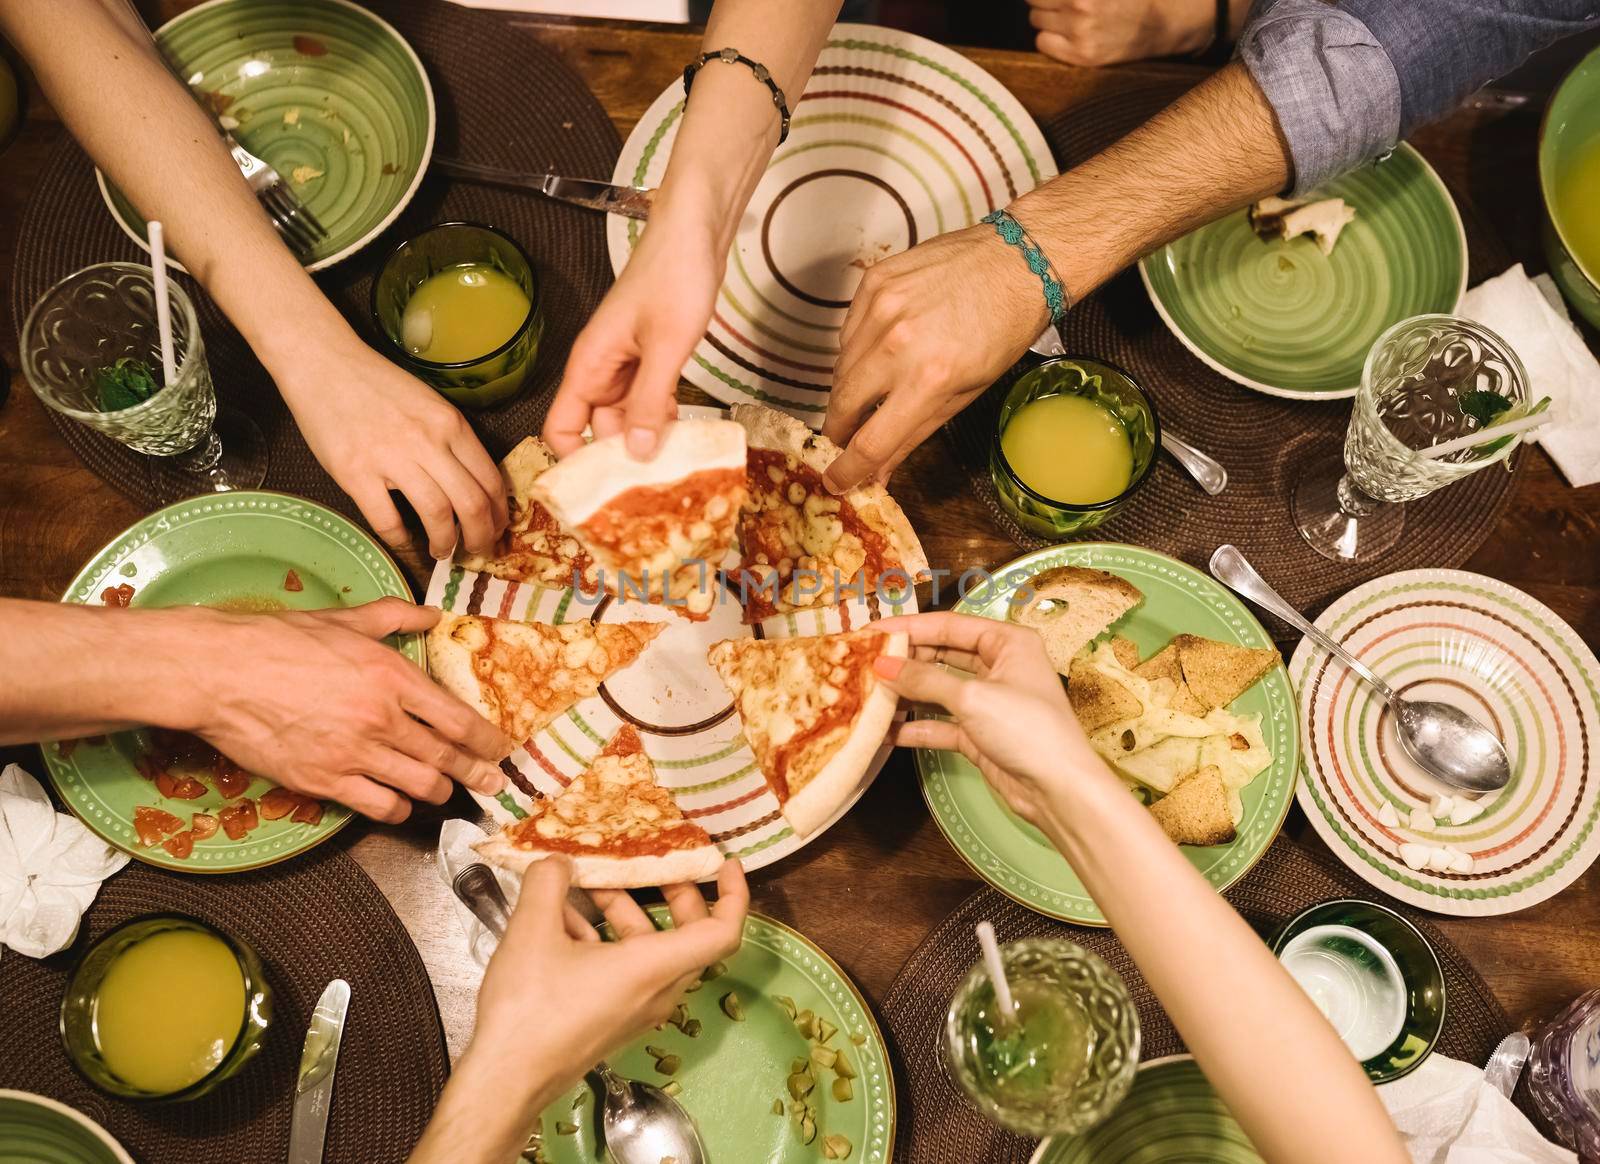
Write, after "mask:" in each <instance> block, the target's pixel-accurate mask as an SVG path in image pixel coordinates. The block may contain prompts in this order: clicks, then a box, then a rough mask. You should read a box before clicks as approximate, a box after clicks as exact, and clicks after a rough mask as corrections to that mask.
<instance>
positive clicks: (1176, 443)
mask: <svg viewBox="0 0 1600 1164" xmlns="http://www.w3.org/2000/svg"><path fill="white" fill-rule="evenodd" d="M1028 350H1029V351H1031V352H1033V353H1035V354H1037V355H1041V356H1064V355H1066V354H1067V347H1066V345H1065V344H1063V343H1062V342H1061V333H1060V332H1059V331H1057V330H1056V325H1055V324H1053V323H1052V324H1051V325H1050V326H1049V327H1047V328H1045V329H1044V334H1042V335H1041V336H1040V337H1039V338H1038V339H1036V340H1034V341H1033V345H1032V346H1031V347H1030V348H1029V349H1028ZM1161 447H1162V448H1164V449H1166V450H1167V452H1168V453H1170V454H1172V459H1173V460H1175V461H1177V462H1178V464H1180V465H1182V466H1183V467H1184V468H1185V469H1187V470H1188V471H1189V476H1191V477H1193V478H1194V479H1195V483H1196V484H1198V485H1199V486H1200V488H1202V489H1204V490H1205V491H1206V492H1207V493H1209V494H1211V496H1213V497H1215V496H1216V495H1217V494H1219V493H1221V492H1222V491H1223V490H1224V489H1226V488H1227V487H1228V470H1226V469H1224V468H1223V467H1222V465H1221V464H1220V463H1219V462H1218V461H1217V460H1216V459H1215V458H1214V457H1212V456H1211V455H1210V454H1208V453H1202V452H1201V451H1200V450H1199V449H1197V448H1195V447H1194V446H1193V445H1191V444H1190V443H1189V442H1188V441H1186V440H1184V439H1183V438H1182V437H1180V436H1178V435H1177V434H1175V433H1172V432H1169V431H1167V429H1166V427H1165V426H1163V427H1162V429H1161Z"/></svg>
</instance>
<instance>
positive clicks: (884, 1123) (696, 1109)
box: [539, 906, 895, 1164]
mask: <svg viewBox="0 0 1600 1164" xmlns="http://www.w3.org/2000/svg"><path fill="white" fill-rule="evenodd" d="M651 913H652V914H653V916H654V917H655V920H656V924H657V925H662V924H667V922H666V916H667V915H666V910H665V908H664V907H662V906H656V907H654V908H653V909H652V910H651ZM727 968H728V969H727V973H726V974H723V975H721V976H720V977H717V978H713V979H711V980H710V981H707V982H705V983H703V984H702V985H701V987H700V988H699V989H698V990H696V991H694V992H693V993H692V994H689V995H686V996H685V999H684V1002H685V1005H687V1007H688V1009H689V1014H690V1016H691V1017H692V1018H694V1019H697V1020H699V1021H700V1023H701V1030H700V1033H699V1035H698V1036H697V1037H696V1038H693V1039H691V1038H689V1037H687V1036H686V1035H684V1034H683V1033H681V1032H680V1031H679V1030H678V1029H677V1028H676V1027H672V1026H668V1027H666V1028H665V1029H663V1030H660V1031H651V1032H649V1034H647V1035H646V1036H644V1037H643V1038H641V1039H639V1040H638V1041H637V1042H636V1043H634V1044H633V1045H632V1046H631V1047H629V1048H627V1049H626V1050H624V1051H623V1052H621V1053H620V1054H618V1055H614V1056H612V1057H611V1058H610V1060H609V1062H610V1063H611V1065H612V1066H613V1067H615V1068H616V1069H617V1070H618V1071H619V1072H621V1073H622V1074H623V1075H625V1076H628V1077H629V1078H633V1079H644V1080H648V1081H650V1082H653V1083H656V1084H664V1083H666V1082H667V1078H668V1077H667V1076H665V1075H662V1074H661V1073H660V1072H658V1071H657V1070H656V1068H655V1059H654V1057H653V1056H652V1055H651V1054H650V1053H649V1052H647V1051H646V1050H645V1047H646V1045H649V1046H652V1047H655V1048H656V1049H657V1050H662V1051H667V1052H669V1053H671V1054H673V1055H677V1056H678V1057H679V1059H680V1060H681V1066H680V1067H679V1068H678V1071H677V1073H676V1074H675V1075H673V1076H672V1078H674V1079H676V1080H677V1081H678V1082H679V1084H681V1085H682V1088H683V1091H682V1094H681V1095H680V1096H679V1097H678V1098H679V1099H680V1100H681V1101H682V1102H683V1104H684V1106H685V1107H687V1108H688V1109H689V1111H690V1113H691V1114H692V1115H693V1116H694V1118H695V1122H696V1123H697V1124H699V1126H700V1134H701V1136H702V1137H703V1138H704V1140H705V1145H706V1155H707V1156H708V1157H709V1158H710V1159H712V1160H737V1161H738V1162H739V1164H817V1162H818V1161H820V1160H821V1159H822V1150H821V1149H822V1137H823V1136H824V1135H842V1136H845V1137H846V1138H848V1139H849V1141H850V1146H851V1147H850V1156H849V1159H850V1160H851V1162H852V1164H857V1162H859V1164H888V1160H889V1158H890V1156H891V1154H892V1153H893V1151H894V1122H895V1096H894V1076H893V1074H892V1073H891V1072H890V1070H889V1056H888V1050H887V1048H886V1047H885V1045H884V1041H883V1035H882V1033H881V1032H879V1030H878V1024H877V1021H876V1020H875V1019H874V1018H873V1017H872V1011H871V1010H870V1009H868V1007H867V1004H866V1001H865V1000H864V999H863V998H862V997H861V994H860V992H859V991H857V990H856V988H855V985H854V984H853V983H852V982H851V981H850V979H849V978H847V977H846V976H845V973H844V971H843V970H841V969H839V967H838V966H837V965H836V964H835V963H834V961H833V959H831V958H829V957H828V955H826V954H824V953H823V952H822V951H821V950H820V949H818V948H817V947H816V946H815V945H813V944H812V943H811V942H810V941H809V940H808V939H807V938H805V937H804V936H803V935H801V934H799V933H797V932H796V931H794V930H792V929H790V928H789V927H788V926H786V925H783V924H782V923H781V922H776V921H773V920H772V919H771V918H768V917H763V916H761V915H760V914H754V913H753V914H751V915H750V919H749V921H748V922H746V923H745V930H744V945H743V946H741V947H740V949H739V952H738V953H737V954H735V955H734V956H733V957H732V958H731V959H729V960H728V963H727ZM729 991H733V992H735V993H736V994H737V995H738V997H739V1000H740V1002H741V1004H742V1005H743V1007H744V1014H745V1018H744V1021H743V1022H734V1021H733V1020H732V1019H730V1018H728V1017H727V1015H725V1014H724V1013H723V1011H722V1007H721V1000H722V997H723V995H725V994H727V993H728V992H729ZM775 996H786V997H788V998H791V999H793V1000H794V1002H795V1005H796V1006H798V1007H799V1008H800V1009H801V1010H811V1011H813V1012H814V1013H815V1014H817V1015H818V1016H820V1017H822V1018H826V1019H827V1020H828V1021H829V1022H831V1023H833V1024H834V1025H835V1026H837V1027H838V1028H839V1033H838V1034H836V1035H835V1036H834V1037H833V1039H832V1041H831V1042H830V1043H829V1045H830V1046H832V1047H838V1048H842V1049H843V1050H844V1052H845V1054H846V1055H847V1056H849V1059H850V1064H851V1066H852V1067H853V1068H854V1069H855V1071H856V1073H857V1078H855V1079H854V1080H852V1086H853V1088H854V1092H855V1094H854V1096H853V1097H852V1098H851V1099H849V1100H848V1101H845V1102H842V1103H841V1102H839V1101H838V1100H836V1099H834V1097H833V1096H832V1094H830V1093H829V1088H831V1086H832V1083H833V1078H834V1075H833V1072H832V1071H829V1070H824V1069H821V1068H818V1069H817V1079H818V1086H817V1089H816V1092H815V1093H814V1102H815V1103H816V1105H817V1109H818V1115H817V1124H818V1129H819V1130H818V1133H817V1139H816V1141H815V1142H814V1143H813V1144H812V1145H811V1146H809V1147H807V1146H806V1145H804V1144H802V1143H801V1142H800V1137H799V1133H798V1132H797V1131H796V1129H795V1124H794V1121H793V1120H792V1119H790V1117H789V1115H788V1113H787V1112H785V1113H784V1114H782V1115H776V1114H774V1113H773V1110H772V1105H773V1101H774V1100H778V1099H782V1100H783V1101H784V1103H785V1104H787V1103H788V1101H789V1092H788V1089H787V1083H788V1078H789V1070H790V1067H791V1066H792V1064H793V1061H794V1060H795V1059H797V1058H803V1057H804V1056H805V1055H806V1054H807V1053H808V1049H807V1048H808V1045H807V1043H806V1040H805V1039H804V1038H802V1037H801V1036H800V1034H799V1032H797V1031H796V1030H795V1026H794V1022H793V1020H791V1019H790V1018H789V1016H788V1014H787V1013H786V1012H785V1011H784V1010H783V1009H782V1008H781V1007H780V1006H779V1004H778V1003H777V1002H775V1001H773V1000H774V997H775ZM857 1040H859V1043H858V1041H857ZM597 1120H598V1104H597V1100H596V1096H595V1092H594V1091H592V1090H591V1089H590V1087H589V1085H588V1084H587V1083H584V1084H579V1085H578V1087H576V1088H575V1089H574V1090H572V1091H571V1092H568V1093H567V1094H566V1095H565V1096H563V1097H562V1098H560V1099H558V1100H557V1101H556V1102H555V1103H553V1104H551V1105H550V1107H549V1108H548V1109H546V1111H545V1113H544V1115H543V1117H542V1118H541V1120H540V1124H539V1127H540V1132H541V1135H542V1137H543V1146H544V1155H545V1159H546V1160H548V1161H549V1164H603V1162H604V1161H606V1160H608V1159H609V1157H607V1156H604V1155H602V1154H601V1150H600V1147H599V1145H598V1144H597V1142H596V1137H595V1125H596V1123H597ZM558 1123H559V1124H561V1125H563V1128H564V1129H565V1130H564V1131H562V1130H557V1124H558ZM572 1129H576V1130H572Z"/></svg>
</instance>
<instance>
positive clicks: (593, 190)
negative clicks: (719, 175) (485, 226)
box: [433, 154, 655, 219]
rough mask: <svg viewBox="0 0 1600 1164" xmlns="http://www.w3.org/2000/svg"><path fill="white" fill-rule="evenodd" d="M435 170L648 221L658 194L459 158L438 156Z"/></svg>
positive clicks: (447, 174) (434, 162)
mask: <svg viewBox="0 0 1600 1164" xmlns="http://www.w3.org/2000/svg"><path fill="white" fill-rule="evenodd" d="M433 167H434V169H436V170H438V171H439V172H440V173H441V174H444V175H445V176H446V177H450V178H460V179H461V180H463V181H466V182H483V183H486V184H487V185H490V186H510V187H512V188H513V189H517V190H532V191H534V192H535V193H537V194H543V195H544V196H545V197H546V198H553V199H555V200H556V201H557V202H568V203H571V204H572V205H573V206H582V207H584V208H585V209H587V210H599V211H603V212H604V213H607V214H620V215H622V217H624V218H638V219H646V218H649V217H650V200H651V199H652V198H653V197H654V196H655V191H654V190H652V189H650V188H649V187H648V186H613V185H612V184H611V183H610V182H596V181H594V180H593V179H590V178H563V177H562V176H561V175H560V174H519V173H517V172H516V171H515V170H502V169H499V168H497V167H495V166H480V165H479V164H478V163H476V162H463V161H461V160H460V159H459V158H446V157H441V156H439V155H438V154H435V155H434V156H433Z"/></svg>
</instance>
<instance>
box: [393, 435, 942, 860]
mask: <svg viewBox="0 0 1600 1164" xmlns="http://www.w3.org/2000/svg"><path fill="white" fill-rule="evenodd" d="M678 411H679V414H680V415H681V416H685V417H689V416H702V417H705V416H712V417H715V416H722V415H724V414H723V412H722V411H721V410H720V409H716V408H706V407H701V406H696V405H684V406H682V407H681V408H680V409H679V410H678ZM728 565H729V567H730V569H731V568H732V567H733V566H734V565H737V562H735V561H730V562H729V563H728ZM724 597H725V598H726V601H723V602H719V603H718V604H717V605H716V607H714V608H713V610H712V612H711V617H710V618H709V619H707V620H706V621H704V622H690V621H689V620H688V619H686V618H683V617H681V616H679V615H677V614H674V613H672V611H670V610H668V609H667V608H665V607H662V606H651V605H648V604H645V603H638V602H627V603H620V602H612V601H610V600H609V599H606V598H600V599H599V600H596V599H593V598H585V597H583V596H582V595H580V594H579V593H577V592H576V591H573V590H555V589H550V588H548V587H544V586H539V585H536V584H527V583H518V582H505V581H502V580H501V579H499V578H491V577H490V576H489V575H487V574H479V573H476V572H474V571H472V570H463V569H462V568H461V567H460V566H457V565H456V564H454V563H453V562H449V561H445V562H440V563H439V564H438V565H437V566H436V567H435V568H434V571H433V577H432V579H431V580H430V581H429V583H428V594H427V597H426V598H425V599H424V603H425V604H426V605H428V606H436V607H438V608H440V609H441V610H447V611H452V612H454V613H457V614H482V615H487V616H490V617H492V618H513V619H521V620H523V621H526V622H545V623H552V624H556V625H559V624H561V623H567V622H575V621H577V620H579V619H593V620H594V621H596V622H624V621H633V620H639V621H650V622H659V623H661V624H663V626H664V627H665V628H666V629H664V630H663V631H662V632H661V634H660V635H658V636H657V637H656V639H655V641H654V642H652V643H651V644H650V645H649V646H648V647H647V648H645V652H644V654H643V655H641V656H640V657H639V658H638V659H637V660H636V661H634V662H633V663H632V664H631V665H630V666H628V667H625V668H624V669H623V670H621V671H619V672H617V674H615V675H613V676H612V677H611V678H610V679H609V680H607V681H606V682H605V683H604V684H602V685H601V687H600V691H599V693H598V694H597V695H595V696H593V697H592V698H589V699H585V700H583V701H582V702H580V703H579V704H578V705H577V706H576V707H574V708H573V709H572V710H571V711H569V712H568V713H567V714H566V715H564V716H562V717H561V718H559V719H557V720H556V722H555V723H553V724H551V725H550V726H549V727H547V728H545V729H544V730H543V731H541V732H540V733H539V734H538V735H536V736H534V737H533V739H531V740H529V741H528V742H527V743H526V744H525V745H523V746H522V747H519V748H518V749H517V750H516V751H514V752H513V753H511V756H510V757H509V758H508V759H507V760H505V761H503V762H502V764H501V767H502V768H503V769H505V772H506V775H507V776H508V777H509V778H510V781H511V782H510V783H508V784H507V785H506V789H505V791H503V792H501V793H500V794H499V795H498V796H483V795H481V794H479V793H476V792H474V793H473V794H472V795H473V798H474V799H475V800H477V801H478V803H479V804H481V805H482V806H483V808H484V810H485V811H486V812H488V814H489V815H490V817H491V818H492V819H493V820H495V821H496V822H497V823H500V824H507V823H510V822H511V821H514V820H518V819H520V818H522V817H524V816H526V815H527V810H528V809H529V808H530V807H531V806H532V804H533V801H534V799H535V798H536V797H540V796H553V795H555V794H556V793H558V792H560V791H561V789H563V788H565V787H566V786H567V784H568V783H569V782H570V781H571V780H572V778H573V777H574V776H576V775H578V774H579V773H580V772H582V771H583V770H584V769H585V768H587V767H588V766H589V765H590V764H591V763H593V761H594V758H595V756H596V755H597V754H598V753H599V751H600V749H601V748H602V747H603V746H604V745H605V742H606V741H607V740H609V739H610V738H611V736H612V735H613V734H614V733H615V732H616V730H617V729H618V728H619V727H621V726H622V724H624V723H631V724H633V725H634V727H635V728H636V729H637V730H638V732H639V738H640V739H641V740H642V741H643V743H644V750H645V753H646V754H647V755H648V756H649V757H650V760H651V762H652V763H653V764H654V765H655V769H656V778H657V779H658V780H660V781H661V783H662V784H663V785H664V786H666V788H667V789H669V790H670V791H671V792H672V795H673V797H674V799H676V800H677V802H678V805H679V807H681V808H682V809H683V811H684V813H685V815H687V816H688V817H689V818H690V819H691V820H693V821H695V822H696V823H697V824H699V825H700V826H701V827H702V828H704V829H705V830H706V831H707V832H708V833H710V834H711V838H712V840H714V841H716V843H717V845H718V847H719V848H721V849H722V851H723V852H724V853H726V854H727V855H728V856H730V857H738V858H739V859H740V860H742V861H743V862H744V866H745V868H746V869H748V870H755V869H760V868H763V867H764V866H767V865H770V864H772V863H773V862H774V861H777V860H780V859H782V858H783V857H787V856H788V855H789V854H790V853H793V852H795V851H796V850H797V849H800V848H803V847H804V846H805V845H806V844H807V843H808V842H810V841H813V840H815V839H816V838H817V837H820V836H821V835H822V834H823V833H824V832H826V831H827V830H828V829H829V828H831V827H832V826H833V823H834V821H837V820H838V819H839V818H840V817H842V816H843V815H844V814H845V813H847V812H849V811H850V808H851V807H852V806H853V805H854V804H855V802H856V801H857V800H859V799H860V798H861V794H862V793H863V792H865V791H866V790H867V788H868V787H869V786H870V785H871V784H872V781H873V780H875V779H877V776H878V772H879V771H880V770H881V769H882V768H883V763H884V761H885V760H886V759H887V758H888V755H889V751H890V745H889V744H888V743H887V742H885V744H884V746H883V747H882V748H881V749H880V750H879V752H878V755H877V757H876V758H875V759H874V760H873V762H872V766H871V768H870V769H868V772H867V775H866V778H865V779H863V780H862V782H861V787H860V788H859V789H858V790H857V792H856V794H855V796H853V797H851V798H850V801H849V803H847V804H846V805H845V806H844V807H843V808H841V809H840V810H839V811H838V812H837V813H836V814H834V817H833V819H832V820H830V821H829V822H828V823H827V825H825V826H823V827H822V828H820V829H818V830H817V831H816V832H815V833H813V834H812V835H811V836H810V837H808V838H805V839H801V838H800V837H798V836H796V835H795V833H794V830H793V829H791V828H790V827H789V825H788V823H787V822H786V821H785V820H784V819H783V815H782V814H781V813H780V812H779V811H778V800H777V797H776V796H774V795H773V793H772V790H771V789H770V788H769V787H768V786H767V782H766V778H765V777H763V776H762V775H761V771H760V770H759V769H758V768H757V767H756V765H755V757H754V756H753V755H752V754H751V752H750V745H749V744H748V743H746V742H745V738H744V732H743V729H742V726H741V724H740V722H739V715H738V713H737V712H736V711H735V710H734V707H733V701H732V699H731V697H730V696H729V695H728V690H727V688H725V687H724V686H723V685H722V680H721V679H720V678H718V676H717V674H716V672H715V671H714V670H712V668H711V664H709V663H708V662H706V650H707V649H708V648H709V647H710V646H711V644H712V643H715V642H717V641H719V640H721V639H728V638H740V637H743V636H745V635H748V634H751V633H755V634H758V635H759V636H760V637H762V638H782V637H787V636H792V635H816V634H826V633H829V632H832V631H840V630H850V629H859V628H860V627H863V626H865V625H866V624H867V623H869V622H873V621H875V620H877V619H880V618H888V617H889V616H891V615H896V614H915V613H916V611H917V596H916V592H915V591H914V590H912V589H910V588H907V589H906V590H905V591H903V592H900V593H897V594H892V595H887V594H886V595H878V594H869V595H867V596H866V597H865V598H856V597H851V598H850V599H849V600H847V601H846V602H843V603H841V604H840V605H838V606H833V607H827V608H825V609H819V610H815V611H807V612H804V613H800V614H788V615H777V616H775V617H773V618H769V619H766V620H764V621H763V622H761V623H760V624H759V625H758V626H756V627H746V626H744V625H743V624H742V623H741V621H740V619H741V616H742V612H741V610H740V608H739V605H738V600H737V598H736V597H733V596H728V595H725V596H724Z"/></svg>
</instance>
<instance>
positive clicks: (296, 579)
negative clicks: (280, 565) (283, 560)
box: [283, 566, 305, 594]
mask: <svg viewBox="0 0 1600 1164" xmlns="http://www.w3.org/2000/svg"><path fill="white" fill-rule="evenodd" d="M283 588H284V589H285V590H288V591H290V592H292V593H295V594H298V593H299V592H300V591H302V590H304V589H305V585H304V584H303V583H302V582H301V581H300V575H298V574H296V573H295V572H294V567H292V566H291V567H290V568H289V572H288V573H287V574H285V575H284V576H283Z"/></svg>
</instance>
